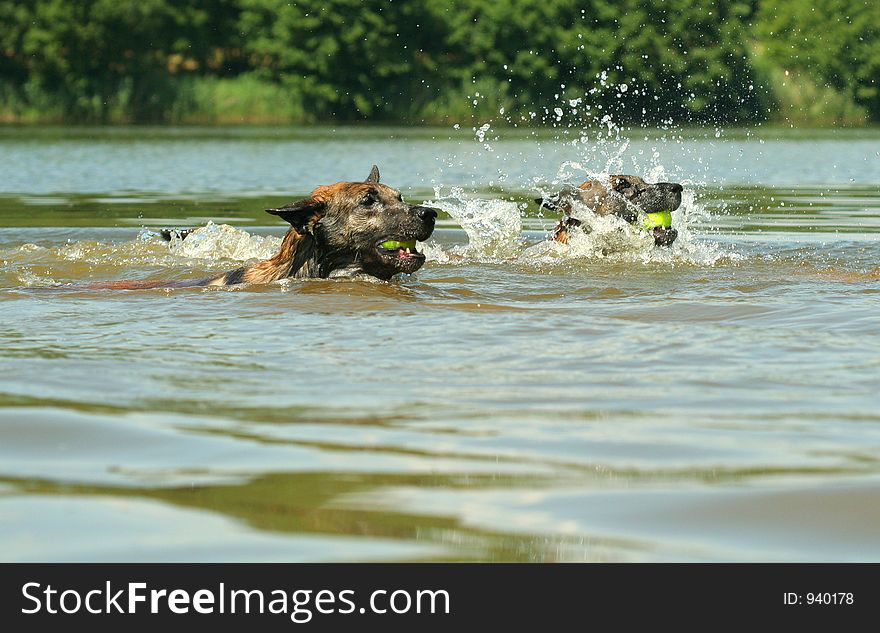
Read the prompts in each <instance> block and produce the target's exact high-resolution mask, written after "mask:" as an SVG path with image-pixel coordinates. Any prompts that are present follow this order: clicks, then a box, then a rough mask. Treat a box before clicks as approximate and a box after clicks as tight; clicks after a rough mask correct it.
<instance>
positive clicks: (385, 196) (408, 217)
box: [267, 165, 437, 279]
mask: <svg viewBox="0 0 880 633" xmlns="http://www.w3.org/2000/svg"><path fill="white" fill-rule="evenodd" d="M267 211H268V212H269V213H272V214H274V215H277V216H279V217H281V218H283V219H284V220H286V221H287V222H289V223H290V224H291V226H292V227H293V228H294V230H296V231H297V233H299V234H300V235H302V236H304V237H306V238H311V240H313V249H314V255H313V257H314V258H315V260H316V262H317V265H318V266H319V267H320V269H321V271H322V275H321V276H327V275H329V273H331V272H332V271H333V270H339V269H344V268H350V269H353V270H357V271H358V272H363V273H366V274H368V275H372V276H374V277H378V278H379V279H390V278H391V277H393V276H394V275H396V274H398V273H414V272H415V271H416V270H418V269H419V268H421V266H422V264H424V263H425V256H424V254H422V253H420V252H418V251H417V250H416V244H415V243H416V241H420V242H422V241H425V240H427V239H428V238H429V237H430V236H431V233H432V232H433V231H434V221H435V220H436V218H437V211H436V210H435V209H431V208H429V207H423V206H419V205H412V204H408V203H406V202H404V200H403V196H401V194H400V192H399V191H397V190H396V189H392V188H391V187H388V186H387V185H383V184H380V183H379V168H378V167H376V166H375V165H373V169H372V171H370V175H369V176H368V177H367V179H366V180H365V181H363V182H338V183H336V184H334V185H324V186H321V187H318V188H317V189H315V190H314V191H312V193H311V194H310V195H309V197H308V198H306V199H304V200H300V201H298V202H295V203H292V204H290V205H286V206H283V207H280V208H278V209H267Z"/></svg>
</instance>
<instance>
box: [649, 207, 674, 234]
mask: <svg viewBox="0 0 880 633" xmlns="http://www.w3.org/2000/svg"><path fill="white" fill-rule="evenodd" d="M642 226H643V227H644V228H646V229H649V230H650V229H653V228H654V227H657V226H660V227H663V228H664V229H668V228H671V227H672V211H654V212H653V213H646V214H645V221H644V222H643V223H642Z"/></svg>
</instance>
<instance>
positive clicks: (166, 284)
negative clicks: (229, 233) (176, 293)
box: [77, 277, 214, 290]
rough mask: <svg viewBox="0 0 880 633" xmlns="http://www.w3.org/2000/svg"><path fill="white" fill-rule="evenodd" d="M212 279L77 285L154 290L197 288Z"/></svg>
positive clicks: (80, 286) (86, 288) (110, 288)
mask: <svg viewBox="0 0 880 633" xmlns="http://www.w3.org/2000/svg"><path fill="white" fill-rule="evenodd" d="M213 279H214V277H205V278H203V279H185V280H183V281H169V280H167V279H159V280H122V281H98V282H95V283H92V284H82V285H77V288H79V289H83V290H153V289H154V288H198V287H199V286H207V285H208V284H209V283H210V282H211V281H212V280H213Z"/></svg>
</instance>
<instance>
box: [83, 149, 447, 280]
mask: <svg viewBox="0 0 880 633" xmlns="http://www.w3.org/2000/svg"><path fill="white" fill-rule="evenodd" d="M266 211H267V212H268V213H271V214H273V215H277V216H278V217H280V218H281V219H283V220H285V221H286V222H288V223H289V224H290V229H288V231H287V233H286V234H285V236H284V238H283V239H282V240H281V248H280V249H279V251H278V253H277V254H276V255H275V256H274V257H272V258H270V259H267V260H264V261H261V262H257V263H255V264H251V265H248V266H243V267H241V268H237V269H235V270H232V271H229V272H227V273H223V274H220V275H214V276H212V277H205V278H202V279H193V280H185V281H113V282H99V283H94V284H89V285H88V286H87V287H88V288H108V289H117V290H138V289H148V288H180V287H196V286H229V285H234V284H243V283H250V284H265V283H270V282H273V281H278V280H279V279H285V278H287V277H297V278H305V277H314V278H327V277H357V276H362V275H365V276H370V277H376V278H378V279H382V280H388V279H391V278H392V277H393V276H395V275H397V274H399V273H414V272H415V271H417V270H418V269H419V268H421V267H422V264H424V263H425V255H424V254H423V253H420V252H419V251H418V250H416V242H417V241H419V242H423V241H425V240H427V239H428V238H429V237H430V236H431V233H433V231H434V222H435V220H436V219H437V211H436V209H432V208H430V207H424V206H420V205H412V204H407V203H406V202H404V200H403V196H402V195H401V193H400V191H398V190H396V189H392V188H391V187H388V186H387V185H384V184H380V183H379V168H378V167H376V166H375V165H373V169H372V170H371V171H370V175H369V176H368V177H367V179H366V180H365V181H363V182H337V183H336V184H333V185H323V186H320V187H318V188H317V189H315V190H314V191H312V193H311V194H309V196H308V197H307V198H304V199H302V200H299V201H297V202H292V203H290V204H286V205H284V206H282V207H278V208H277V209H266ZM185 233H186V232H180V233H176V234H177V235H178V236H179V237H185ZM163 236H164V237H165V238H166V239H170V238H171V237H172V232H171V231H165V232H163Z"/></svg>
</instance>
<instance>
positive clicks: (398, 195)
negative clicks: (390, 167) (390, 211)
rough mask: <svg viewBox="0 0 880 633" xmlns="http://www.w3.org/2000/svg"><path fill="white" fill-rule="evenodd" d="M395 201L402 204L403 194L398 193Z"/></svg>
mask: <svg viewBox="0 0 880 633" xmlns="http://www.w3.org/2000/svg"><path fill="white" fill-rule="evenodd" d="M397 201H398V202H403V194H402V193H398V194H397Z"/></svg>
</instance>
